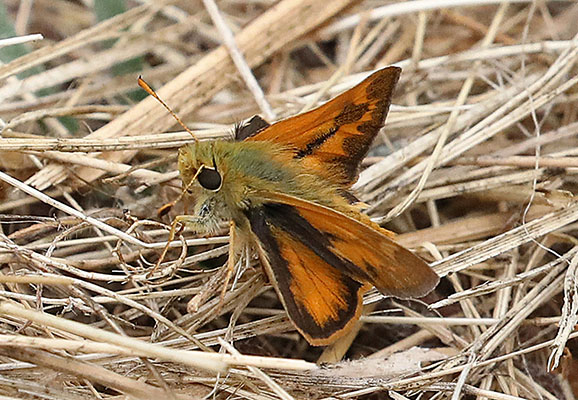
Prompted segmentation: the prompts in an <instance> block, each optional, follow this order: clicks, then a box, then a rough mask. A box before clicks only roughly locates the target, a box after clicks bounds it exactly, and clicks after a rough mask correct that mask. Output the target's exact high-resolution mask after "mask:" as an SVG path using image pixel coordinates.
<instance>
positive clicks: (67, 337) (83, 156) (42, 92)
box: [0, 0, 578, 400]
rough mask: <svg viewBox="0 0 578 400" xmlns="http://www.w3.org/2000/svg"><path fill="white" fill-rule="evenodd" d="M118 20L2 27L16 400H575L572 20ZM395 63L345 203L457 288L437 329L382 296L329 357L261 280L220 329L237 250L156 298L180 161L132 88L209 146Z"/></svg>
mask: <svg viewBox="0 0 578 400" xmlns="http://www.w3.org/2000/svg"><path fill="white" fill-rule="evenodd" d="M127 3H128V4H126V5H125V3H124V2H123V1H107V2H105V1H96V2H94V4H92V3H91V2H72V1H64V0H36V1H28V0H22V1H18V0H4V1H3V2H0V7H2V6H3V7H4V8H5V11H7V12H8V13H7V14H6V13H3V12H0V18H3V19H4V20H2V21H0V26H3V27H4V28H2V29H3V30H4V31H3V32H2V35H3V36H4V37H13V38H18V37H19V39H13V40H12V41H10V40H0V46H2V47H1V48H0V59H1V60H2V63H3V64H2V65H0V78H1V79H2V81H1V82H2V84H1V86H0V99H1V101H0V118H1V121H0V123H1V124H2V138H1V139H0V151H1V157H0V163H1V172H0V179H1V181H2V186H1V188H2V191H1V192H0V195H1V196H2V202H1V203H0V209H1V212H2V215H1V216H0V217H1V219H2V225H1V226H2V233H1V234H0V251H1V253H0V262H1V265H2V271H1V275H0V282H1V284H2V287H1V290H0V296H2V301H1V302H0V320H1V325H0V329H1V332H0V371H1V372H0V396H2V398H27V399H33V398H35V399H37V398H42V399H52V398H54V399H70V400H72V399H88V398H94V399H102V398H119V397H121V398H122V397H123V396H128V397H130V398H155V397H156V398H159V396H160V398H173V399H181V398H182V399H188V398H190V399H196V398H203V397H204V398H209V397H214V398H229V397H231V398H248V399H272V398H283V399H291V398H340V399H345V398H386V397H387V396H390V397H391V398H392V399H409V398H412V399H413V398H418V397H419V398H422V399H425V398H427V399H443V398H452V399H458V398H472V399H473V398H476V399H504V400H505V399H568V400H570V399H573V398H574V397H575V396H578V362H577V361H576V360H574V359H573V355H574V356H578V342H577V341H576V339H574V338H575V337H576V336H578V333H577V332H576V331H575V330H574V327H575V325H576V322H577V313H578V267H577V265H578V247H577V245H578V242H577V240H576V237H575V234H576V229H577V228H578V225H577V221H578V203H576V201H575V199H574V195H573V193H575V191H576V188H577V181H576V172H577V171H578V158H577V156H578V137H577V136H578V118H577V117H578V111H577V110H578V108H577V107H576V104H577V100H578V98H577V95H576V89H575V87H576V83H577V81H578V77H577V74H576V71H577V67H576V65H575V63H576V60H577V54H578V41H577V40H576V34H577V33H578V29H577V24H576V22H575V21H577V20H578V6H577V5H576V3H574V2H572V1H538V2H531V1H511V2H504V1H498V0H496V1H491V0H490V1H483V2H481V1H468V0H461V1H458V0H438V1H434V0H431V1H423V0H416V1H412V2H392V1H386V0H383V1H381V0H380V1H378V0H365V1H351V0H333V1H331V2H320V1H318V0H281V1H279V2H274V1H267V0H264V1H256V2H255V1H249V0H222V1H219V2H218V4H217V5H218V8H214V7H213V8H212V15H209V13H208V11H207V10H210V9H211V4H212V1H208V0H206V1H204V2H200V1H193V2H185V1H155V2H140V1H134V2H127ZM481 3H483V4H481ZM125 6H126V7H128V8H127V9H123V7H125ZM219 16H220V17H221V18H223V19H224V20H225V21H226V23H216V22H215V23H214V22H213V20H215V21H218V20H219V18H218V17H219ZM98 21H99V22H98ZM12 27H13V28H14V31H13V32H10V30H11V29H12ZM36 32H40V33H42V34H43V36H44V39H43V40H39V41H29V40H32V39H38V38H36V37H23V35H26V34H29V33H36ZM233 35H234V37H235V41H234V42H235V43H236V46H237V47H236V48H235V47H234V46H233V47H231V46H225V45H221V43H224V42H225V43H228V44H229V45H230V44H231V41H230V40H228V41H226V40H224V39H223V38H227V37H229V39H230V38H231V37H233ZM18 40H20V41H23V42H27V41H28V42H27V43H24V44H18V45H15V44H14V43H13V42H15V41H18ZM233 59H235V62H233ZM393 63H395V64H396V65H399V66H401V67H402V68H403V74H402V78H401V81H400V83H399V86H398V88H397V91H396V96H395V99H394V106H393V107H392V110H391V112H390V115H389V117H388V122H387V124H386V129H385V132H383V133H382V134H381V135H380V137H379V138H378V140H377V141H376V143H375V145H374V149H373V151H372V153H371V154H370V156H369V157H367V159H366V160H365V161H364V167H365V169H364V171H363V173H362V175H361V177H360V180H359V181H358V182H357V184H356V185H355V190H356V191H357V193H358V195H359V197H360V198H361V199H362V200H363V201H364V202H366V203H367V204H368V205H369V208H368V210H367V212H368V213H369V214H370V215H371V216H372V217H373V218H375V219H376V220H377V221H379V222H380V223H382V224H386V226H388V227H390V228H391V229H392V230H394V231H396V232H399V233H400V235H399V237H398V239H399V241H400V242H402V243H403V244H404V245H406V246H409V247H411V248H413V249H414V250H415V251H416V252H418V253H419V254H420V255H421V256H422V257H424V258H425V259H427V260H428V261H430V262H431V263H432V266H433V268H434V269H435V271H436V272H437V273H438V274H439V275H440V276H441V277H443V279H442V282H441V284H440V286H439V287H438V288H437V289H436V291H435V292H434V293H433V294H431V295H429V296H428V297H427V298H425V299H424V301H425V303H427V304H425V303H424V302H417V301H412V302H400V301H396V300H395V299H393V300H392V299H383V298H382V297H381V296H380V295H378V294H377V293H370V294H369V295H368V296H367V298H366V302H367V310H366V311H367V313H366V314H367V315H366V316H365V317H363V318H362V322H363V324H362V325H361V324H360V326H359V329H357V330H356V331H355V332H354V333H352V334H351V335H349V336H348V337H346V338H344V339H342V340H339V341H338V342H337V343H335V344H334V345H332V346H329V347H328V348H325V349H322V348H315V347H311V346H309V345H307V343H306V342H305V341H304V339H303V338H301V337H300V336H299V335H298V334H297V333H295V331H294V329H293V328H292V326H291V324H290V323H289V322H288V320H287V318H286V316H285V313H284V311H283V309H282V307H281V305H280V303H279V301H278V299H277V297H276V295H275V293H274V292H273V290H271V288H270V286H269V284H268V283H267V281H266V279H265V278H264V276H263V273H262V271H261V269H260V268H259V266H258V265H256V263H254V262H253V261H254V260H253V259H252V258H251V257H245V258H244V259H243V260H242V263H240V265H238V266H237V267H238V272H237V275H236V277H235V279H234V281H232V282H231V287H229V288H228V290H227V292H226V295H225V299H224V302H223V304H222V307H219V302H220V299H219V295H220V293H221V285H222V279H223V272H222V269H221V268H220V267H221V265H222V264H223V262H224V260H225V258H226V254H227V243H228V238H227V237H225V236H217V237H196V236H194V234H193V233H190V232H184V233H183V238H182V241H183V242H186V244H187V246H188V248H185V247H182V246H181V241H179V242H178V243H175V244H176V246H175V249H174V250H172V251H171V252H170V254H169V260H170V261H167V262H165V263H164V264H163V268H161V269H159V270H158V271H156V272H155V273H154V274H153V275H150V274H148V272H149V271H150V270H151V269H152V267H153V266H154V263H155V262H156V259H157V257H158V255H159V253H160V251H161V250H162V248H163V247H164V245H165V244H164V243H165V242H164V241H166V238H167V226H166V224H168V223H169V222H170V217H165V219H162V220H159V219H158V218H156V217H155V216H154V215H155V210H156V209H157V208H158V207H160V206H161V205H162V204H164V203H166V202H169V201H171V200H173V199H175V198H176V197H177V196H178V194H179V187H180V184H179V181H178V174H177V173H176V172H175V171H176V168H175V154H176V149H177V148H178V147H179V146H180V145H182V144H184V143H187V142H190V141H191V138H190V136H189V135H188V134H187V133H186V132H172V133H167V132H170V131H171V130H174V127H175V121H174V120H173V119H172V117H171V116H170V115H168V114H167V113H166V112H165V110H164V109H163V108H162V107H161V106H160V105H159V104H158V103H157V102H155V101H154V100H153V99H152V98H146V99H144V100H143V98H144V96H143V93H142V92H141V91H138V90H137V89H138V88H137V86H136V78H137V76H138V75H139V74H142V75H143V76H144V77H145V78H146V79H147V81H148V82H150V83H151V84H152V85H153V86H155V87H156V88H159V90H158V93H159V95H160V96H161V97H162V98H163V99H164V100H165V101H166V102H167V103H168V104H170V105H171V106H172V107H173V108H174V109H175V111H177V113H178V114H179V115H180V116H181V117H182V118H183V119H184V120H185V122H186V123H187V125H188V126H189V127H191V129H193V130H194V131H195V133H196V134H197V135H198V136H199V137H201V138H203V139H217V138H229V137H230V135H231V132H232V126H233V124H234V123H235V122H238V121H241V120H243V119H246V118H249V117H251V116H252V115H254V114H256V113H261V114H262V115H264V116H266V117H267V118H268V119H271V120H275V119H280V118H283V117H286V116H290V115H293V114H296V113H298V112H300V111H302V110H304V109H308V108H311V107H312V106H314V105H316V104H318V103H320V102H323V101H325V100H327V99H328V98H330V97H332V96H334V95H335V94H337V93H339V92H341V91H343V90H344V89H346V88H348V87H351V86H352V85H354V84H355V83H356V82H359V81H360V79H361V78H362V77H363V76H366V75H367V73H368V72H367V71H370V70H374V69H376V68H379V67H383V66H385V65H389V64H393ZM251 71H252V73H253V74H254V75H252V74H251ZM255 78H256V79H255ZM261 89H262V90H261ZM175 212H178V210H175ZM428 304H429V307H428ZM187 306H188V308H187ZM191 310H192V312H191ZM342 360H350V361H342Z"/></svg>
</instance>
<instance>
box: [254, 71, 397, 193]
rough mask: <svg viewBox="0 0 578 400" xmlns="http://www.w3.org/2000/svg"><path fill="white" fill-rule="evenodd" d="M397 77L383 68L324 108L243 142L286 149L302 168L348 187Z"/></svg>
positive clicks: (379, 125) (380, 124)
mask: <svg viewBox="0 0 578 400" xmlns="http://www.w3.org/2000/svg"><path fill="white" fill-rule="evenodd" d="M400 73H401V69H400V68H398V67H387V68H384V69H381V70H379V71H377V72H375V73H374V74H372V75H371V76H369V77H368V78H367V79H365V80H364V81H363V82H361V83H360V84H358V85H357V86H355V87H354V88H352V89H350V90H348V91H346V92H344V93H342V94H341V95H339V96H337V97H335V98H334V99H332V100H330V101H329V102H327V103H325V104H323V105H322V106H320V107H318V108H316V109H314V110H311V111H309V112H306V113H303V114H299V115H297V116H294V117H291V118H287V119H285V120H282V121H279V122H277V123H275V124H273V125H270V126H268V127H266V128H264V129H262V130H261V131H259V132H257V133H256V134H254V135H253V136H250V137H248V138H247V139H246V140H249V141H250V140H260V141H272V142H275V143H278V144H282V145H286V146H287V147H290V148H292V149H293V150H294V157H295V158H297V159H301V160H303V164H304V167H305V168H308V169H312V170H314V171H315V172H316V173H318V174H319V175H321V176H324V177H326V178H327V179H330V180H331V181H332V182H335V183H339V184H344V185H351V184H352V183H353V182H355V180H356V179H357V176H358V174H359V164H360V162H361V160H362V159H363V157H365V155H366V154H367V152H368V150H369V146H370V145H371V143H372V141H373V139H374V138H375V136H376V135H377V133H378V132H379V130H380V129H381V128H382V127H383V124H384V123H385V117H386V116H387V112H388V111H389V106H390V104H391V97H392V95H393V89H394V87H395V84H396V83H397V81H398V79H399V75H400Z"/></svg>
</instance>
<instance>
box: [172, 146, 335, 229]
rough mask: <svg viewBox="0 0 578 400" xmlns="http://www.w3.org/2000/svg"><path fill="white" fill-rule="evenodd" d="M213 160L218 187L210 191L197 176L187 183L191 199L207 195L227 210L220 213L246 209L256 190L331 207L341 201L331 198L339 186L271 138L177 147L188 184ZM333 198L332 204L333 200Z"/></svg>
mask: <svg viewBox="0 0 578 400" xmlns="http://www.w3.org/2000/svg"><path fill="white" fill-rule="evenodd" d="M201 165H205V166H207V167H213V166H215V167H216V168H217V171H219V173H220V174H221V176H222V179H223V184H222V188H221V190H219V191H218V192H209V191H207V190H204V189H203V188H201V187H200V185H199V184H198V182H193V183H192V185H190V186H189V192H190V193H191V195H192V196H193V198H194V199H195V202H198V201H203V199H204V198H205V197H212V198H214V200H215V201H216V202H217V203H219V204H220V206H225V207H226V208H228V209H229V210H230V212H227V213H226V214H225V215H223V217H226V218H232V217H233V215H232V212H233V210H231V209H232V208H240V209H246V208H247V207H251V206H256V205H258V204H260V203H261V202H262V201H261V199H260V198H259V193H267V192H280V193H284V194H289V195H292V196H295V197H300V198H303V199H305V200H309V201H313V202H316V203H319V204H323V205H327V206H330V207H333V208H335V207H337V208H342V207H340V205H341V203H342V202H341V201H340V198H341V196H338V197H339V199H337V200H335V197H336V196H335V194H336V193H338V187H336V186H334V185H332V184H330V183H329V182H328V181H327V180H326V179H324V178H323V177H320V176H318V175H316V174H313V173H310V172H309V171H307V170H305V169H304V168H303V166H302V165H301V164H300V162H299V160H295V159H294V158H293V153H292V151H291V150H290V149H287V148H284V147H281V146H279V145H277V144H275V143H271V142H265V141H263V142H256V141H255V142H250V141H244V142H226V141H214V142H199V143H194V144H191V145H188V146H184V147H182V148H181V149H180V150H179V171H180V173H181V178H182V180H183V185H185V186H187V185H188V184H189V183H190V181H191V179H192V177H193V176H194V174H195V172H196V171H197V169H198V168H199V167H200V166H201ZM336 202H337V203H338V204H335V203H336Z"/></svg>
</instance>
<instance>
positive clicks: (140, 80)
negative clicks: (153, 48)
mask: <svg viewBox="0 0 578 400" xmlns="http://www.w3.org/2000/svg"><path fill="white" fill-rule="evenodd" d="M138 85H139V86H140V87H141V88H143V89H144V90H145V91H146V92H147V93H148V94H150V95H151V96H153V97H154V98H155V99H157V100H158V102H159V103H161V104H162V105H163V107H164V108H166V109H167V111H168V112H169V113H170V114H171V115H172V116H173V118H174V119H176V120H177V122H178V123H179V125H180V126H182V127H183V128H185V131H187V132H189V134H190V135H191V136H192V137H193V139H195V141H197V142H198V141H199V139H197V137H196V136H195V134H194V133H193V132H192V131H191V130H190V129H189V128H188V127H187V126H186V125H185V123H184V122H183V121H181V119H180V118H179V116H178V115H177V114H175V112H174V111H173V110H171V108H170V107H169V106H168V105H167V104H166V103H165V102H164V101H163V100H162V99H161V98H160V97H159V95H158V94H157V92H155V91H154V89H153V88H152V87H150V85H149V84H148V83H146V82H145V80H144V79H143V78H142V77H141V76H139V77H138Z"/></svg>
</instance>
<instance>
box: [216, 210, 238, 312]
mask: <svg viewBox="0 0 578 400" xmlns="http://www.w3.org/2000/svg"><path fill="white" fill-rule="evenodd" d="M235 231H236V225H235V222H234V221H231V222H230V225H229V258H228V259H227V272H226V274H225V282H224V284H223V289H222V290H221V300H220V301H219V307H222V306H223V303H224V301H225V294H226V293H227V287H228V286H229V281H230V280H231V276H232V275H233V271H235V261H236V260H235V254H236V251H235V249H236V247H237V234H236V232H235Z"/></svg>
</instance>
